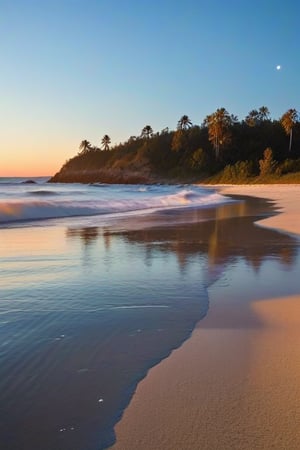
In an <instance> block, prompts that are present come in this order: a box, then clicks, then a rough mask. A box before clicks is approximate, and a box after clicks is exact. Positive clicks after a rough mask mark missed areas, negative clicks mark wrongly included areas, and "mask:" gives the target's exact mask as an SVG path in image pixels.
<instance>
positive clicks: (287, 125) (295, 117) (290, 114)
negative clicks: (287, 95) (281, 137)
mask: <svg viewBox="0 0 300 450" xmlns="http://www.w3.org/2000/svg"><path fill="white" fill-rule="evenodd" d="M298 121H299V113H298V111H297V110H296V109H289V110H288V111H287V112H286V113H284V114H283V116H282V117H281V118H280V123H281V125H282V126H283V128H284V131H285V132H286V134H287V135H290V142H289V152H290V151H291V150H292V140H293V127H294V125H295V124H296V123H297V122H298Z"/></svg>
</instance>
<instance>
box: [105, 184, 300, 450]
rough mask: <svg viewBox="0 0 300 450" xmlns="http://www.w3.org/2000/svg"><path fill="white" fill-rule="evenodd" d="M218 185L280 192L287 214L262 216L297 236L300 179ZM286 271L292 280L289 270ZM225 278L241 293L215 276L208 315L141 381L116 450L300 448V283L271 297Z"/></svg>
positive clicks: (274, 195) (236, 190)
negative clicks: (293, 289) (284, 293)
mask: <svg viewBox="0 0 300 450" xmlns="http://www.w3.org/2000/svg"><path fill="white" fill-rule="evenodd" d="M221 192H222V193H224V194H241V195H251V196H257V197H264V198H269V199H271V200H274V201H275V204H276V206H277V207H278V210H279V211H280V214H278V215H275V216H273V217H269V218H267V219H264V220H262V221H260V222H259V225H262V226H264V227H270V228H274V229H278V230H281V231H283V232H287V233H294V234H295V235H300V211H299V204H300V186H295V185H290V186H286V185H284V186H273V185H272V186H245V187H244V186H243V187H242V186H234V187H228V186H224V187H222V188H221ZM274 245H276V242H275V241H274ZM257 270H258V271H259V270H260V269H259V268H258V269H257ZM281 275H282V280H281V284H282V285H285V284H287V283H288V281H287V276H288V270H286V269H285V268H284V267H282V271H281ZM262 277H263V271H261V278H262ZM228 284H233V285H236V286H237V287H239V292H236V294H235V295H233V296H232V295H231V294H232V291H231V290H230V289H227V287H226V284H224V285H222V282H216V283H214V284H212V285H211V286H210V287H209V298H210V308H209V312H208V315H207V316H206V317H205V319H204V320H202V321H200V322H199V323H198V326H197V327H196V329H195V330H194V332H193V334H192V336H191V338H190V339H189V340H188V341H186V342H185V343H184V344H183V345H182V346H181V347H180V348H179V349H177V350H175V351H173V353H172V354H171V356H170V357H169V358H167V359H165V360H164V361H162V362H161V363H160V364H159V365H157V366H156V367H154V368H152V369H151V370H150V372H149V373H148V375H147V377H146V378H145V379H144V380H143V381H142V382H141V383H140V384H139V385H138V388H137V391H136V393H135V395H134V397H133V399H132V401H131V403H130V405H129V407H128V408H127V410H126V411H125V413H124V416H123V418H122V420H121V421H120V423H119V424H118V425H117V426H116V436H117V442H116V444H115V445H114V446H113V447H112V448H113V449H114V450H129V449H130V450H140V449H143V450H153V449H156V450H169V449H170V450H171V449H172V450H182V449H184V450H197V449H199V450H200V449H201V450H203V449H207V450H219V449H222V450H223V449H228V450H229V449H230V450H234V449H236V450H240V449H245V450H246V449H247V450H249V449H271V448H272V449H278V450H279V449H289V450H296V449H299V448H300V429H299V423H300V349H299V341H300V286H299V294H298V293H296V295H295V293H294V295H288V296H281V293H280V289H278V294H276V295H273V296H272V297H273V298H264V297H263V293H262V294H261V296H260V295H259V292H257V290H256V287H255V286H254V285H253V286H252V288H251V287H250V289H249V287H248V286H246V285H245V286H244V287H243V283H241V284H240V285H239V283H238V282H237V281H236V280H235V279H234V278H233V279H232V280H228ZM287 291H288V290H287ZM251 294H252V296H251ZM235 296H236V297H237V298H234V297H235ZM238 297H240V300H238ZM244 297H249V298H250V301H241V300H244Z"/></svg>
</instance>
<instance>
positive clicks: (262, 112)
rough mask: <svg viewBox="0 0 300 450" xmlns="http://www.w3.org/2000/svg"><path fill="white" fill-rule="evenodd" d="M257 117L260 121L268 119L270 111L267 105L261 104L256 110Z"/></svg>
mask: <svg viewBox="0 0 300 450" xmlns="http://www.w3.org/2000/svg"><path fill="white" fill-rule="evenodd" d="M258 119H259V120H260V121H263V120H269V119H270V111H269V108H267V106H261V107H260V108H259V110H258Z"/></svg>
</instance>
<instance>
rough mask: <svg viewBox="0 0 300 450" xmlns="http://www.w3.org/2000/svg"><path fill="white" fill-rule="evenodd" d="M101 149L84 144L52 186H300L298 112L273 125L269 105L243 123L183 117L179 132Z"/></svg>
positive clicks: (221, 115)
mask: <svg viewBox="0 0 300 450" xmlns="http://www.w3.org/2000/svg"><path fill="white" fill-rule="evenodd" d="M110 144H111V139H110V137H109V136H108V135H107V134H105V135H104V136H103V138H102V140H101V149H100V148H98V147H96V146H92V145H91V144H90V142H89V141H88V140H83V141H82V142H81V143H80V146H79V150H80V151H79V153H78V154H77V155H76V156H75V157H74V158H71V159H70V160H69V161H67V162H66V163H65V164H64V166H63V167H62V169H61V170H60V172H59V173H58V174H56V175H55V176H54V177H53V178H52V180H51V181H65V182H68V181H70V182H71V181H81V182H96V181H98V182H109V183H114V182H122V183H134V182H137V183H140V182H156V181H160V182H164V181H165V182H176V181H180V182H196V181H198V182H202V183H299V182H300V122H299V114H298V113H297V111H296V110H295V109H289V110H288V111H287V112H286V113H284V114H283V115H282V117H281V118H280V119H279V120H272V119H271V117H270V112H269V110H268V108H267V107H266V106H262V107H261V108H259V109H258V110H252V111H250V112H249V114H248V115H247V116H246V117H245V119H243V120H241V121H239V120H238V119H237V117H236V116H234V115H232V114H229V112H228V111H226V109H225V108H219V109H217V111H215V112H213V113H211V114H209V115H207V116H206V118H205V119H204V121H203V123H202V124H200V125H195V124H193V123H192V122H191V120H190V118H189V116H187V115H183V116H182V117H181V118H180V119H179V121H178V123H177V127H176V130H174V131H173V130H169V128H165V129H163V130H162V131H160V132H154V131H153V129H152V127H151V126H150V125H146V126H145V127H144V128H143V129H142V131H141V134H140V136H131V137H130V138H129V139H128V140H127V141H126V142H123V143H120V144H118V145H115V146H112V147H111V145H110Z"/></svg>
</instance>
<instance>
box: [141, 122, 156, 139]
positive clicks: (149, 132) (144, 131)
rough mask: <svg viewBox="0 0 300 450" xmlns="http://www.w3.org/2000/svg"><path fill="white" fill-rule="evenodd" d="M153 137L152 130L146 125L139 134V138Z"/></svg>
mask: <svg viewBox="0 0 300 450" xmlns="http://www.w3.org/2000/svg"><path fill="white" fill-rule="evenodd" d="M152 136H153V129H152V127H151V126H150V125H146V126H145V127H144V128H143V129H142V133H141V137H143V138H144V137H145V138H147V139H150V137H152Z"/></svg>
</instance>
